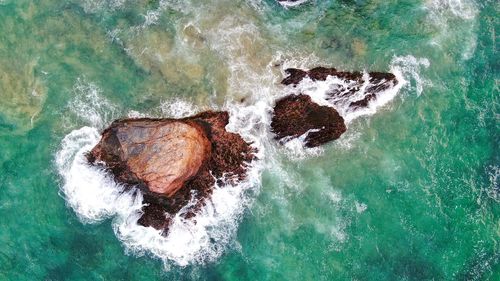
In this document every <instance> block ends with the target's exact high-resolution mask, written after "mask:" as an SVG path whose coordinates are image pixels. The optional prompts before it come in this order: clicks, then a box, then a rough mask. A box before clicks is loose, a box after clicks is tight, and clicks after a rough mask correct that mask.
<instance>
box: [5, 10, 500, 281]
mask: <svg viewBox="0 0 500 281" xmlns="http://www.w3.org/2000/svg"><path fill="white" fill-rule="evenodd" d="M499 12H500V4H499V2H498V1H488V0H483V1H479V0H399V1H396V0H330V1H323V0H309V1H306V2H305V3H303V4H301V5H298V6H293V7H282V6H280V5H279V4H277V3H276V2H275V1H274V0H246V1H243V0H211V1H208V0H207V1H203V0H202V1H195V0H184V1H179V0H159V1H158V0H148V1H146V0H139V1H129V0H58V1H56V0H45V1H25V0H0V148H1V151H2V153H0V280H500V244H499V243H500V184H499V176H500V153H499V147H500V133H499V132H500V122H499V114H500V110H499V109H500V108H499V107H500V100H499V99H500V94H499V79H500V77H499V70H500V65H499V61H500V60H499V55H498V52H497V48H498V44H497V33H498V27H499V19H498V14H499ZM319 65H323V66H334V67H336V68H338V69H342V70H361V71H363V70H364V71H391V72H393V73H395V74H396V75H397V77H398V79H399V80H400V81H401V83H400V84H399V85H398V87H397V88H396V89H394V90H392V91H388V92H387V93H384V96H383V99H380V102H378V103H377V104H372V106H371V107H370V110H369V111H365V112H349V111H347V110H343V109H342V108H337V109H338V110H339V112H341V114H343V115H344V117H345V118H346V120H348V124H347V125H348V131H347V132H346V134H344V135H343V136H342V137H341V138H340V139H339V140H337V141H335V142H332V143H331V144H328V145H325V146H323V147H321V148H317V149H304V148H303V147H302V145H301V143H300V140H297V141H292V142H289V143H287V144H286V145H285V146H281V145H278V144H277V143H276V142H275V141H274V140H273V139H272V135H271V134H270V132H269V126H268V125H269V123H270V110H271V109H272V105H273V101H274V100H275V99H276V98H278V97H280V96H282V95H285V94H287V93H291V92H293V91H294V89H291V88H287V87H283V86H281V85H280V83H279V82H280V81H281V79H282V78H283V75H284V69H286V68H288V67H302V68H311V67H314V66H319ZM341 82H342V81H340V82H339V83H341ZM324 87H325V85H319V84H304V85H301V88H300V90H301V91H303V92H306V93H307V94H310V95H311V96H313V98H314V99H315V100H316V101H318V102H320V103H321V102H322V95H321V94H322V89H324ZM206 109H220V110H228V111H229V112H230V114H231V120H230V124H229V125H228V127H227V129H228V130H231V131H235V132H238V133H240V134H241V135H242V136H243V137H244V138H245V139H246V140H248V141H252V142H253V145H254V146H255V147H257V148H258V149H259V155H258V156H259V160H258V161H256V162H255V163H253V165H252V167H251V169H250V170H249V177H248V179H247V180H246V181H244V182H241V183H240V184H239V185H238V186H219V187H217V188H216V190H215V192H214V195H213V198H212V201H211V202H210V204H208V205H207V206H206V208H205V209H203V211H202V213H201V214H200V215H199V216H198V219H197V223H196V224H194V223H193V222H192V221H184V220H182V219H181V218H176V220H175V222H174V226H173V228H172V231H171V233H170V235H169V236H168V237H162V236H160V235H159V234H158V232H157V231H155V230H153V229H146V228H143V227H140V226H137V225H136V223H135V222H136V220H137V218H138V216H139V215H140V214H138V210H139V209H140V202H141V194H140V193H122V192H120V191H121V189H122V187H121V186H119V185H117V184H116V183H115V182H114V181H113V179H112V178H111V177H110V176H109V175H107V174H106V173H105V172H104V171H100V170H97V169H95V168H92V167H88V166H87V165H86V164H85V162H84V161H83V157H82V155H83V153H84V152H85V151H88V150H89V149H90V148H91V147H92V146H93V145H95V143H96V142H97V141H98V139H99V132H100V130H102V129H103V128H105V127H106V126H107V125H109V124H110V122H111V121H112V120H114V119H116V118H120V117H126V116H129V117H137V116H154V117H182V116H188V115H191V114H194V113H196V112H200V111H203V110H206Z"/></svg>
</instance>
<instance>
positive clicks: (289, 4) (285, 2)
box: [278, 0, 309, 8]
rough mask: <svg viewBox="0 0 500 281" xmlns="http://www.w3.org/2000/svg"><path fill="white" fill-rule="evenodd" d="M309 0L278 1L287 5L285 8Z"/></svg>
mask: <svg viewBox="0 0 500 281" xmlns="http://www.w3.org/2000/svg"><path fill="white" fill-rule="evenodd" d="M308 1H309V0H288V1H286V0H283V1H278V3H280V5H281V6H283V7H285V8H292V7H297V6H299V5H302V4H304V3H306V2H308Z"/></svg>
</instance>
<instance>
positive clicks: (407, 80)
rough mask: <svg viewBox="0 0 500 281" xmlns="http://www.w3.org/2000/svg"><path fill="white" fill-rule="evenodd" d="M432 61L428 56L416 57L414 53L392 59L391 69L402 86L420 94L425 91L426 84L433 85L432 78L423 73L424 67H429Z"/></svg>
mask: <svg viewBox="0 0 500 281" xmlns="http://www.w3.org/2000/svg"><path fill="white" fill-rule="evenodd" d="M429 66H430V62H429V60H428V59H427V58H415V57H414V56H412V55H407V56H397V57H394V58H393V59H392V62H391V71H392V72H393V73H394V74H395V75H396V78H397V79H398V80H399V81H400V82H401V87H406V88H408V89H409V90H410V91H415V92H416V94H417V95H418V96H419V95H421V94H422V92H423V91H424V87H425V86H432V83H431V81H430V80H428V79H425V78H424V77H423V76H422V75H421V73H420V72H421V71H422V68H428V67H429Z"/></svg>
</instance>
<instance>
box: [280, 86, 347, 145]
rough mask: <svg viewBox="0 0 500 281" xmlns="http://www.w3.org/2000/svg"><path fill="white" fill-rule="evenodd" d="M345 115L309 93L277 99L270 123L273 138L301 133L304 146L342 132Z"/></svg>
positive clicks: (317, 142) (318, 143) (292, 136)
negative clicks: (322, 103)
mask: <svg viewBox="0 0 500 281" xmlns="http://www.w3.org/2000/svg"><path fill="white" fill-rule="evenodd" d="M346 129H347V128H346V126H345V124H344V118H342V116H340V115H339V113H338V112H337V111H336V110H335V109H334V108H333V107H330V106H320V105H318V104H316V103H314V102H313V101H312V100H311V97H309V96H308V95H289V96H286V97H284V98H282V99H280V100H278V101H277V102H276V105H275V107H274V114H273V117H272V122H271V130H272V132H274V133H275V138H276V139H278V140H281V141H282V142H286V141H287V140H290V139H293V138H297V137H299V136H302V135H304V136H305V138H304V145H305V146H306V147H316V146H319V145H321V144H324V143H326V142H329V141H332V140H336V139H338V138H339V137H340V136H341V135H342V134H343V133H344V132H345V131H346Z"/></svg>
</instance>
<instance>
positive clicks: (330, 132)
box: [271, 67, 398, 147]
mask: <svg viewBox="0 0 500 281" xmlns="http://www.w3.org/2000/svg"><path fill="white" fill-rule="evenodd" d="M285 72H286V74H288V76H287V77H285V78H284V79H283V81H282V82H281V83H282V84H283V85H291V86H293V87H295V88H296V89H295V92H297V91H298V94H291V95H288V96H285V97H284V98H282V99H280V100H278V101H277V102H276V105H275V107H274V112H273V117H272V122H271V130H272V132H274V133H275V138H276V139H278V140H280V142H282V143H284V142H286V141H289V140H291V139H294V138H297V137H302V138H304V139H303V141H304V145H305V146H306V147H315V146H319V145H321V144H324V143H326V142H329V141H332V140H335V139H338V138H339V137H340V136H341V135H342V134H343V133H344V132H345V131H346V129H347V128H346V125H345V122H344V118H343V117H345V116H341V114H340V113H339V112H341V113H343V114H345V115H348V114H350V113H355V114H357V111H360V110H363V109H364V108H368V107H370V103H372V102H375V101H376V100H377V99H378V98H379V97H380V96H381V95H382V93H384V92H385V91H387V90H390V89H392V88H394V86H395V85H397V84H398V81H397V79H396V76H395V75H394V74H392V73H383V72H370V73H361V72H343V71H337V70H336V69H335V68H326V67H316V68H313V69H311V70H308V71H307V70H302V69H296V68H289V69H286V70H285ZM322 81H323V82H324V83H326V85H323V86H321V87H317V86H314V87H312V88H318V89H323V90H322V91H324V92H319V93H317V94H318V95H319V96H321V98H322V99H324V101H325V103H327V104H329V105H331V106H324V105H323V106H320V105H318V104H317V103H315V102H313V101H312V100H311V97H310V96H308V95H306V94H304V93H302V92H301V91H302V90H308V89H309V88H311V87H310V85H308V83H311V82H312V83H319V82H322ZM303 84H304V85H305V86H304V87H301V86H302V85H303ZM358 116H359V115H358Z"/></svg>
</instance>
